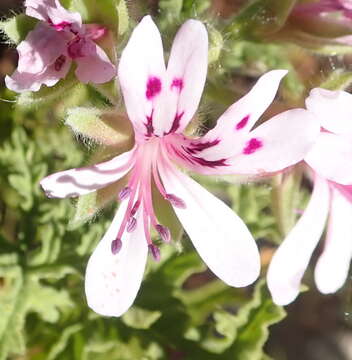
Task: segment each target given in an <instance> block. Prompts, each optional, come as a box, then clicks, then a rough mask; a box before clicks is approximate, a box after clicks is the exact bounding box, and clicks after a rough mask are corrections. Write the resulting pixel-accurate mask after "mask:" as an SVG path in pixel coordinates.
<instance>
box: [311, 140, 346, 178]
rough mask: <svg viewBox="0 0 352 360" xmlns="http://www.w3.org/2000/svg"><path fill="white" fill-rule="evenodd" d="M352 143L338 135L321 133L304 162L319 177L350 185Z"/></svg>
mask: <svg viewBox="0 0 352 360" xmlns="http://www.w3.org/2000/svg"><path fill="white" fill-rule="evenodd" d="M351 159H352V143H351V140H349V139H348V138H345V137H343V136H340V135H335V134H331V133H321V134H320V135H319V138H318V141H317V142H316V144H315V145H314V146H313V148H312V149H311V151H309V153H308V154H307V156H306V157H305V161H306V162H307V163H308V164H309V165H310V166H311V167H312V168H313V169H314V171H316V172H317V173H318V174H319V175H320V176H322V177H324V178H326V179H328V180H331V181H335V182H337V183H339V184H343V185H349V184H352V166H351Z"/></svg>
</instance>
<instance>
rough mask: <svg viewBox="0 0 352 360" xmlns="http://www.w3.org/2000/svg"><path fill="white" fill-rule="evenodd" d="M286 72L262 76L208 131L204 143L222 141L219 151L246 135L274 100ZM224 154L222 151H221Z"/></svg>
mask: <svg viewBox="0 0 352 360" xmlns="http://www.w3.org/2000/svg"><path fill="white" fill-rule="evenodd" d="M286 74H287V71H286V70H272V71H269V72H267V73H266V74H264V75H262V76H261V77H260V78H259V80H258V81H257V82H256V84H255V85H254V86H253V87H252V89H251V90H250V91H249V93H248V94H246V95H245V96H243V97H242V98H241V99H239V100H238V101H236V102H235V103H234V104H233V105H231V106H230V107H229V108H228V109H227V110H226V111H225V112H224V114H222V115H221V117H220V118H219V119H218V121H217V124H216V126H215V127H214V129H212V130H210V131H208V132H207V133H206V134H205V136H204V141H213V140H215V139H220V140H222V144H221V146H219V149H222V148H223V147H225V148H230V149H231V146H233V143H234V141H236V138H241V137H243V135H246V134H247V133H248V132H249V131H250V130H251V128H252V127H253V125H254V124H255V123H256V121H257V120H258V119H259V117H260V116H261V115H262V114H263V112H264V111H265V110H266V109H267V107H268V106H269V105H270V104H271V103H272V101H273V100H274V98H275V95H276V92H277V89H278V87H279V84H280V81H281V79H282V78H283V77H284V76H285V75H286ZM221 152H224V150H221Z"/></svg>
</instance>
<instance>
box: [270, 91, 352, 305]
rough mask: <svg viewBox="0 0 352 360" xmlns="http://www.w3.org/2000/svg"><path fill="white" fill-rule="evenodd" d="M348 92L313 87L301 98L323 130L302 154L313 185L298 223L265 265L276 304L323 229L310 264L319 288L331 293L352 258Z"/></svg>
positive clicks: (284, 299) (287, 294) (294, 283)
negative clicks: (314, 260) (318, 249)
mask: <svg viewBox="0 0 352 360" xmlns="http://www.w3.org/2000/svg"><path fill="white" fill-rule="evenodd" d="M351 104H352V95H351V94H349V93H347V92H344V91H330V90H325V89H320V88H316V89H313V90H312V91H311V93H310V96H309V97H308V98H307V99H306V105H307V109H308V110H310V111H312V112H313V113H315V114H316V116H317V118H318V119H319V120H320V123H321V126H322V131H321V133H320V135H319V137H318V140H317V142H316V144H315V145H314V146H313V147H312V149H311V150H310V152H309V153H308V154H307V156H306V157H305V162H306V164H307V168H308V167H309V168H308V169H307V171H308V172H309V173H311V174H313V175H312V176H313V179H314V189H313V193H312V195H311V199H310V201H309V203H308V206H307V208H306V210H305V211H304V213H303V215H302V216H301V218H300V219H299V220H298V222H297V224H296V225H295V226H294V227H293V229H292V230H291V231H290V233H289V234H288V235H287V237H286V238H285V240H284V241H283V242H282V244H281V245H280V247H279V248H278V250H277V251H276V253H275V254H274V256H273V258H272V261H271V263H270V266H269V269H268V275H267V276H268V286H269V289H270V291H271V294H272V297H273V300H274V302H275V303H277V304H278V305H287V304H289V303H291V302H292V301H293V300H294V299H295V298H296V297H297V296H298V294H299V291H300V284H301V280H302V277H303V274H304V272H305V270H306V269H307V267H308V264H309V261H310V258H311V256H312V253H313V251H314V249H315V248H316V246H317V244H318V242H319V240H320V238H321V236H322V235H323V232H324V229H325V224H326V220H327V218H329V221H328V227H327V235H326V239H325V244H324V245H325V246H324V249H323V252H322V253H321V255H319V259H318V262H317V264H316V267H315V282H316V285H317V287H318V289H319V291H320V292H322V293H324V294H329V293H334V292H336V291H337V290H338V289H340V288H341V287H342V286H343V284H344V283H345V281H346V278H347V276H348V270H349V266H350V261H351V258H352V186H351V185H352V167H351V161H352V122H351V119H352V106H351Z"/></svg>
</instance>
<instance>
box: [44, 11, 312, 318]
mask: <svg viewBox="0 0 352 360" xmlns="http://www.w3.org/2000/svg"><path fill="white" fill-rule="evenodd" d="M207 56H208V37H207V32H206V29H205V27H204V25H203V24H202V23H201V22H199V21H196V20H188V21H187V22H185V24H184V25H183V26H182V27H181V28H180V30H179V31H178V33H177V35H176V37H175V40H174V42H173V45H172V49H171V53H170V57H169V61H168V66H167V68H166V67H165V62H164V56H163V47H162V41H161V37H160V33H159V31H158V29H157V27H156V26H155V24H154V22H153V21H152V19H151V17H150V16H146V17H145V18H143V20H142V21H141V22H140V24H139V25H138V26H137V27H136V28H135V30H134V31H133V34H132V36H131V38H130V40H129V42H128V44H127V46H126V48H125V49H124V51H123V53H122V56H121V60H120V64H119V70H118V79H119V81H120V84H121V89H122V93H123V96H124V100H125V103H126V108H127V113H128V116H129V119H130V121H131V122H132V124H133V127H134V132H135V145H134V147H133V148H132V150H130V151H128V152H125V153H123V154H122V155H119V156H116V157H115V158H113V159H112V160H110V161H107V162H105V163H101V164H97V165H94V166H91V167H86V168H81V169H72V170H68V171H64V172H60V173H56V174H53V175H51V176H48V177H47V178H45V179H43V180H42V181H41V186H42V187H43V189H44V190H45V192H46V193H47V194H48V196H52V197H59V198H64V197H68V196H78V195H83V194H86V193H89V192H92V191H95V190H97V189H100V188H102V187H104V186H107V185H108V184H111V183H112V182H114V181H117V180H119V179H121V178H123V177H125V176H127V177H128V184H127V186H126V187H125V188H123V189H122V190H121V191H120V193H119V198H120V200H121V201H122V203H121V205H120V207H119V208H118V210H117V213H116V215H115V217H114V219H113V221H112V224H111V226H110V228H109V229H108V231H107V233H106V234H105V236H104V237H103V239H102V240H101V242H100V243H99V244H98V246H97V248H96V249H95V251H94V253H93V255H92V256H91V258H90V260H89V262H88V266H87V271H86V286H85V288H86V295H87V300H88V305H89V306H90V307H91V308H92V309H93V310H94V311H96V312H98V313H100V314H103V315H108V316H119V315H121V314H122V313H124V312H125V311H126V310H127V309H128V308H129V307H130V306H131V304H132V303H133V301H134V299H135V297H136V294H137V292H138V289H139V287H140V283H141V280H142V277H143V272H144V268H145V265H146V260H147V253H148V249H149V251H150V253H151V254H152V255H153V257H154V258H155V259H159V257H160V252H159V248H158V247H157V246H156V245H155V244H154V243H153V242H152V239H151V235H150V228H151V227H153V228H154V229H155V230H156V231H157V232H158V233H159V234H160V237H161V238H162V239H163V240H164V241H165V242H169V241H170V231H169V229H168V228H166V227H165V226H164V225H163V224H160V223H159V222H158V219H157V217H156V216H155V213H154V204H153V199H152V192H151V187H152V184H154V185H155V186H156V188H157V189H158V191H159V193H160V194H161V196H162V197H163V198H164V199H165V200H167V201H168V202H169V204H170V205H171V206H172V208H173V210H174V211H175V213H176V215H177V217H178V219H179V220H180V222H181V223H182V225H183V227H184V229H185V231H186V232H187V234H188V235H189V237H190V239H191V241H192V242H193V245H194V246H195V248H196V250H197V251H198V253H199V255H200V256H201V257H202V259H203V260H204V262H205V263H206V264H207V265H208V267H209V268H210V269H211V270H212V271H213V272H214V273H215V275H217V276H218V277H219V278H220V279H222V280H223V281H224V282H225V283H227V284H228V285H230V286H237V287H241V286H246V285H248V284H250V283H252V282H253V281H255V279H256V278H257V277H258V275H259V269H260V259H259V253H258V249H257V247H256V244H255V241H254V239H253V237H252V236H251V234H250V232H249V231H248V229H247V227H246V226H245V224H244V223H243V221H242V220H241V219H240V218H239V217H238V216H237V215H236V214H235V213H234V212H233V211H232V210H231V209H230V208H229V207H228V206H227V205H225V204H224V203H223V202H222V201H220V200H218V199H217V198H216V197H215V196H213V195H212V194H210V193H209V192H208V191H207V190H205V189H204V188H203V187H202V186H200V185H199V184H198V183H196V182H195V181H194V180H192V179H191V178H190V177H188V176H187V175H185V174H184V173H183V172H181V171H180V170H179V169H178V167H177V166H176V164H177V165H181V166H183V167H185V168H186V169H188V170H191V171H195V172H198V173H201V174H214V175H218V174H236V173H237V174H245V175H248V176H255V175H263V174H265V173H271V172H275V171H279V170H281V169H283V168H285V167H288V166H291V165H293V164H295V163H297V162H298V161H300V160H302V158H303V157H304V155H305V154H306V153H307V151H308V150H309V149H310V147H311V146H312V145H313V143H314V141H315V139H316V137H317V135H318V134H319V125H318V124H317V122H316V121H315V119H314V117H312V115H311V114H310V113H309V112H308V111H306V110H304V109H294V110H289V111H287V112H284V113H282V114H279V115H277V116H275V117H274V118H272V119H271V120H269V121H267V122H265V123H264V124H262V125H260V126H258V127H257V128H255V129H254V130H252V128H253V126H254V124H255V123H256V121H257V120H258V118H259V117H260V115H261V114H262V113H263V112H264V110H265V109H266V108H267V107H268V106H269V105H270V103H271V102H272V101H273V99H274V97H275V94H276V91H277V88H278V86H279V83H280V81H281V79H282V77H283V76H284V75H285V74H286V73H287V72H286V71H285V70H274V71H270V72H268V73H266V74H265V75H263V76H262V77H261V78H260V79H259V80H258V82H257V83H256V85H255V86H254V87H253V89H252V90H251V91H250V92H249V93H248V94H247V95H246V96H244V97H243V98H241V99H240V100H239V101H237V102H236V103H235V104H233V105H232V106H231V107H230V108H229V109H228V110H227V111H226V112H225V113H224V114H223V115H222V116H221V117H220V119H219V120H218V122H217V125H216V126H215V127H214V128H213V129H212V130H210V131H208V132H207V133H206V134H205V135H204V136H203V137H198V138H190V137H188V136H187V135H185V134H184V129H185V128H186V126H187V125H188V124H189V122H190V120H191V119H192V117H193V116H194V113H195V111H196V109H197V107H198V104H199V101H200V98H201V94H202V91H203V87H204V83H205V80H206V73H207V65H208V61H207Z"/></svg>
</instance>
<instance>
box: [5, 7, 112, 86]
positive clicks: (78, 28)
mask: <svg viewBox="0 0 352 360" xmlns="http://www.w3.org/2000/svg"><path fill="white" fill-rule="evenodd" d="M25 7H26V14H27V15H28V16H31V17H34V18H36V19H38V20H40V21H39V22H38V24H37V25H36V27H35V28H34V29H33V30H32V31H30V32H29V34H28V35H27V37H26V39H25V40H24V41H22V42H21V43H20V44H19V45H18V47H17V51H18V54H19V60H18V67H17V70H16V71H15V72H14V73H13V74H12V76H11V77H10V76H7V77H6V79H5V82H6V86H7V87H8V88H9V89H11V90H13V91H16V92H23V91H38V90H39V89H40V87H41V86H42V85H43V84H45V85H46V86H54V85H55V84H56V83H57V82H58V81H59V80H60V79H62V78H65V77H66V75H67V73H68V72H69V70H70V67H71V63H72V61H74V62H75V63H76V65H77V68H76V70H75V74H76V76H77V78H78V79H79V80H80V81H81V82H83V83H88V82H92V83H96V84H101V83H105V82H107V81H109V80H111V79H112V78H113V77H114V76H115V74H116V69H115V66H114V65H113V64H112V63H111V61H110V60H109V58H108V56H107V55H106V54H105V52H104V51H103V50H102V49H101V48H100V47H99V46H98V45H97V44H96V43H95V40H98V39H99V38H101V37H103V36H104V35H105V33H106V32H107V29H105V28H104V27H101V26H97V25H94V24H92V25H84V24H82V18H81V15H80V14H78V13H73V12H69V11H67V10H66V9H65V8H64V7H62V6H61V4H60V2H59V0H26V1H25Z"/></svg>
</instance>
